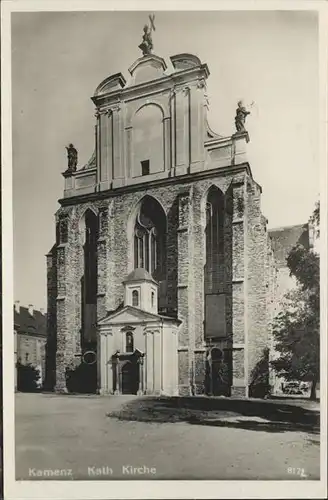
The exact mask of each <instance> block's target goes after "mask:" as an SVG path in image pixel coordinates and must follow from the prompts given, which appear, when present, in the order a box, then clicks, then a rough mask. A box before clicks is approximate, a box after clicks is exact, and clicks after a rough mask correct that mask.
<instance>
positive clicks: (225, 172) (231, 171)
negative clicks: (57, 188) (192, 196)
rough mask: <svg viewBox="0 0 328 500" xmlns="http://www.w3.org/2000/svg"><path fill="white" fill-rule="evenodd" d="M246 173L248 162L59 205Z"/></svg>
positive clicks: (64, 204)
mask: <svg viewBox="0 0 328 500" xmlns="http://www.w3.org/2000/svg"><path fill="white" fill-rule="evenodd" d="M242 172H246V173H247V174H248V175H249V176H250V177H251V178H253V177H252V172H251V168H250V166H249V163H248V162H245V163H242V164H240V165H227V166H226V167H218V168H213V169H209V170H202V171H200V172H195V173H192V174H185V175H181V176H176V177H166V178H164V179H157V180H153V181H148V182H140V183H139V184H131V185H127V186H121V187H119V188H116V189H108V190H106V191H98V192H93V193H87V194H82V195H77V196H72V197H70V198H61V199H59V200H58V203H60V205H61V206H62V207H66V206H70V205H77V204H79V203H87V202H90V201H95V200H101V199H104V198H114V197H115V196H121V195H122V194H125V193H133V192H135V191H139V190H140V189H141V188H144V187H147V189H148V190H149V189H152V188H156V187H160V186H169V185H170V184H177V183H179V184H187V183H190V182H193V181H198V180H203V179H207V178H211V177H216V176H218V175H219V176H220V177H226V176H230V175H236V174H238V173H242Z"/></svg>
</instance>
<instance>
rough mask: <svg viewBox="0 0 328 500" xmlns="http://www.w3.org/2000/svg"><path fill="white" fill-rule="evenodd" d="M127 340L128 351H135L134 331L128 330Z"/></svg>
mask: <svg viewBox="0 0 328 500" xmlns="http://www.w3.org/2000/svg"><path fill="white" fill-rule="evenodd" d="M137 293H138V292H137ZM125 340H126V352H133V333H132V332H126V336H125Z"/></svg>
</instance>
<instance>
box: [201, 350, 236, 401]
mask: <svg viewBox="0 0 328 500" xmlns="http://www.w3.org/2000/svg"><path fill="white" fill-rule="evenodd" d="M231 361H232V360H231V350H230V349H224V350H221V349H218V348H216V347H215V348H213V349H212V350H211V355H210V357H209V358H208V359H207V362H206V376H205V390H206V393H207V394H208V395H211V396H230V395H231V383H232V362H231Z"/></svg>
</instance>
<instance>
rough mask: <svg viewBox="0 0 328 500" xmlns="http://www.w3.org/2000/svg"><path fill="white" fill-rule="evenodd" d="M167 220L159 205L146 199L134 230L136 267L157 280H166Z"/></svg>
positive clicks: (151, 199) (148, 198)
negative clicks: (144, 270)
mask: <svg viewBox="0 0 328 500" xmlns="http://www.w3.org/2000/svg"><path fill="white" fill-rule="evenodd" d="M165 230H166V218H165V213H164V212H163V209H162V208H161V207H160V205H159V203H158V202H156V200H154V199H153V198H151V197H146V198H145V199H144V201H143V203H142V204H141V207H140V211H139V213H138V215H137V218H136V223H135V228H134V267H135V268H138V267H141V268H143V269H146V270H147V271H148V272H149V273H150V274H151V275H152V276H154V277H155V278H156V279H159V280H160V279H165V267H166V266H165V253H166V252H165Z"/></svg>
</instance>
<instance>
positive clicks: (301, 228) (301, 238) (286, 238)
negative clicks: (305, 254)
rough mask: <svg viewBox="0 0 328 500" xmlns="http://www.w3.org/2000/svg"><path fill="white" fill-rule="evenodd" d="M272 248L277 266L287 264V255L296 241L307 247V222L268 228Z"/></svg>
mask: <svg viewBox="0 0 328 500" xmlns="http://www.w3.org/2000/svg"><path fill="white" fill-rule="evenodd" d="M268 232H269V236H270V237H271V241H272V249H273V253H274V256H275V259H276V263H277V265H278V267H285V266H287V257H288V255H289V252H290V251H291V249H292V248H293V247H294V246H295V245H297V244H298V243H299V244H301V245H303V246H304V247H305V248H309V226H308V224H307V223H306V224H297V225H294V226H285V227H278V228H273V229H269V231H268Z"/></svg>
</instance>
